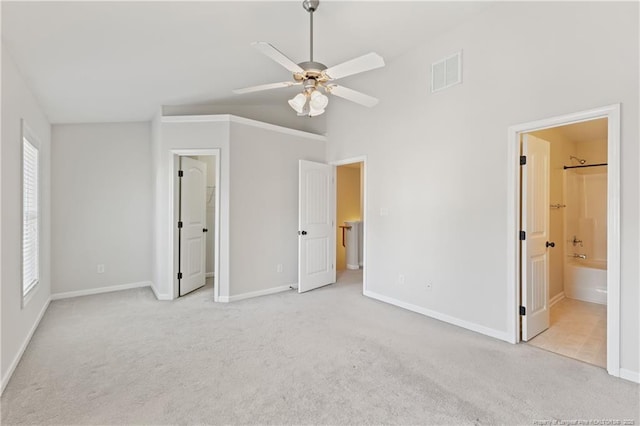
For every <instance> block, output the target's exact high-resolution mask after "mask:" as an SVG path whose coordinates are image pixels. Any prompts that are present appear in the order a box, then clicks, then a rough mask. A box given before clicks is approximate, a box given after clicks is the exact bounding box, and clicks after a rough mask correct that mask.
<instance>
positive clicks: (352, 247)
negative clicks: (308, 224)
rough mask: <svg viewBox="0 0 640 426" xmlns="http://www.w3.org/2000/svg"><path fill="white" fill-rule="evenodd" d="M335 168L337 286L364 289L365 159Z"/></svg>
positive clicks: (358, 159) (342, 163)
mask: <svg viewBox="0 0 640 426" xmlns="http://www.w3.org/2000/svg"><path fill="white" fill-rule="evenodd" d="M333 165H335V167H336V175H335V176H336V221H335V223H336V251H335V253H336V262H335V265H336V274H337V282H338V283H349V284H353V285H360V284H362V285H363V290H364V265H365V253H364V251H365V221H364V219H365V217H364V216H365V192H366V191H365V159H364V158H354V159H349V160H344V161H340V162H336V163H333Z"/></svg>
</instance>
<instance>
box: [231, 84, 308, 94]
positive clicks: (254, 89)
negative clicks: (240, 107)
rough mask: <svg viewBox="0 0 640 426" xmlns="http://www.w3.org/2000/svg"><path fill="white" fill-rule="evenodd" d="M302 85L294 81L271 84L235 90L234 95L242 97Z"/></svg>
mask: <svg viewBox="0 0 640 426" xmlns="http://www.w3.org/2000/svg"><path fill="white" fill-rule="evenodd" d="M300 84H302V83H295V82H293V81H283V82H282V83H269V84H261V85H259V86H251V87H245V88H242V89H234V90H233V93H235V94H236V95H242V94H244V93H251V92H259V91H261V90H270V89H279V88H281V87H291V86H297V85H300Z"/></svg>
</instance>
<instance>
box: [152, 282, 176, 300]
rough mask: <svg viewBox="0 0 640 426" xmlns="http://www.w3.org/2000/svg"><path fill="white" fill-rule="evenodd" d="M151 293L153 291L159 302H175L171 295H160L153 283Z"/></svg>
mask: <svg viewBox="0 0 640 426" xmlns="http://www.w3.org/2000/svg"><path fill="white" fill-rule="evenodd" d="M151 291H153V295H154V296H155V297H156V299H158V300H173V297H171V295H170V294H164V293H158V290H157V289H156V286H154V285H153V283H152V284H151Z"/></svg>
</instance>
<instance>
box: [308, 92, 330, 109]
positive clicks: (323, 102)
mask: <svg viewBox="0 0 640 426" xmlns="http://www.w3.org/2000/svg"><path fill="white" fill-rule="evenodd" d="M328 104H329V98H327V97H326V96H325V95H323V94H322V93H320V92H318V91H317V90H314V91H313V92H312V93H311V99H310V100H309V106H310V107H311V109H312V110H314V109H315V110H324V109H325V108H326V107H327V105H328ZM323 112H324V111H323Z"/></svg>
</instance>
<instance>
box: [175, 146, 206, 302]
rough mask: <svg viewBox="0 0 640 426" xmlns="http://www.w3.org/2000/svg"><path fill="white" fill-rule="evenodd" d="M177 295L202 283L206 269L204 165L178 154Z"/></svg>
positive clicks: (181, 294)
mask: <svg viewBox="0 0 640 426" xmlns="http://www.w3.org/2000/svg"><path fill="white" fill-rule="evenodd" d="M180 169H181V170H182V177H181V178H180V179H181V184H180V219H179V220H180V222H182V228H180V237H179V239H180V255H179V257H180V273H181V274H182V278H180V279H179V282H180V285H179V288H180V296H183V295H185V294H187V293H189V292H192V291H193V290H195V289H197V288H200V287H202V286H203V285H204V284H205V279H206V277H205V273H206V238H205V237H206V234H205V232H206V229H207V223H206V218H207V165H206V164H205V163H203V162H202V161H198V160H194V159H193V158H189V157H180Z"/></svg>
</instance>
